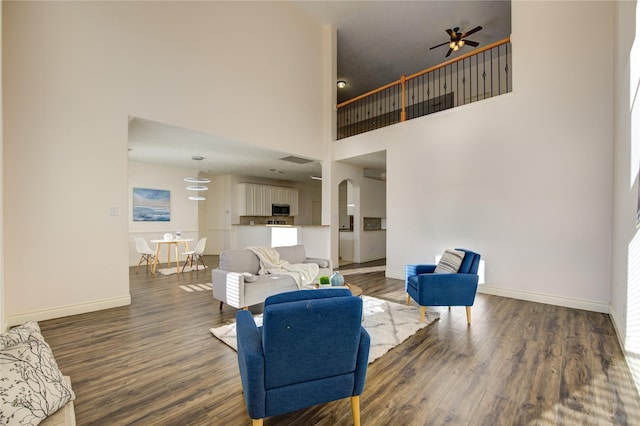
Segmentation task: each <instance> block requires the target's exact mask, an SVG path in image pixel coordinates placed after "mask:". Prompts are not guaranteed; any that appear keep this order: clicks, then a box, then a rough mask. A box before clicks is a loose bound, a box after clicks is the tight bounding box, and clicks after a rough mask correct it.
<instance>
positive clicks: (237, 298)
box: [212, 269, 245, 309]
mask: <svg viewBox="0 0 640 426" xmlns="http://www.w3.org/2000/svg"><path fill="white" fill-rule="evenodd" d="M212 281H213V283H212V284H213V297H214V298H216V299H218V300H219V301H220V302H224V303H226V304H227V305H229V306H233V307H234V308H237V309H240V308H244V306H245V305H244V276H243V275H242V274H239V273H237V272H227V271H222V270H220V269H214V270H213V271H212ZM220 306H222V305H220Z"/></svg>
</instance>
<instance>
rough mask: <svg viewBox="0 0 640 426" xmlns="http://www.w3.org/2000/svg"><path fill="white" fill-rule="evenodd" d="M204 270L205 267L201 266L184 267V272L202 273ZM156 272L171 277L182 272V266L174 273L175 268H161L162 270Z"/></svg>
mask: <svg viewBox="0 0 640 426" xmlns="http://www.w3.org/2000/svg"><path fill="white" fill-rule="evenodd" d="M205 269H207V268H206V267H205V266H202V265H197V266H193V267H191V266H185V267H184V272H193V271H195V270H198V271H204V270H205ZM156 272H159V273H161V274H162V275H173V274H177V273H178V272H180V273H181V272H182V266H180V267H179V268H178V270H177V271H176V268H175V267H173V268H163V269H156Z"/></svg>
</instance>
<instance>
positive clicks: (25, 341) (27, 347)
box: [0, 322, 75, 425]
mask: <svg viewBox="0 0 640 426" xmlns="http://www.w3.org/2000/svg"><path fill="white" fill-rule="evenodd" d="M34 324H35V327H34V326H33V325H34ZM35 328H37V330H38V331H35ZM39 331H40V328H39V327H38V325H37V323H33V322H31V323H26V324H25V325H24V326H19V327H16V328H14V329H12V330H10V331H9V332H8V333H5V334H3V335H0V342H2V347H0V377H2V380H1V381H0V421H1V422H2V423H3V424H4V423H5V422H6V421H7V420H9V424H29V425H37V424H38V423H40V422H41V421H42V420H44V419H45V418H46V417H47V416H49V415H51V414H53V413H55V412H56V411H58V410H59V409H60V408H62V407H63V406H64V405H65V404H66V403H67V402H69V401H73V400H74V399H75V394H74V393H73V391H72V390H71V386H69V384H68V383H67V382H66V381H65V379H64V377H63V376H62V373H61V372H60V370H59V369H58V364H57V363H56V361H55V359H54V358H53V352H52V351H51V347H50V346H49V345H48V344H47V343H46V342H45V341H44V338H43V337H42V335H41V334H40V333H39ZM14 422H15V423H14Z"/></svg>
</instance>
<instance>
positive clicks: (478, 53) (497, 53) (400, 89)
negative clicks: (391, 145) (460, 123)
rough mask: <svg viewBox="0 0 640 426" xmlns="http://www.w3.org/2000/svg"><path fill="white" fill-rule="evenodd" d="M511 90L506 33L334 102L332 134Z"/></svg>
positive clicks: (356, 130)
mask: <svg viewBox="0 0 640 426" xmlns="http://www.w3.org/2000/svg"><path fill="white" fill-rule="evenodd" d="M511 91H512V72H511V39H510V37H507V38H505V39H502V40H499V41H497V42H495V43H491V44H489V45H487V46H484V47H482V48H479V49H476V50H474V51H472V52H469V53H467V54H464V55H461V56H459V57H457V58H454V59H451V60H449V61H447V62H444V63H442V64H440V65H437V66H434V67H431V68H428V69H426V70H423V71H420V72H418V73H415V74H412V75H410V76H408V77H407V76H404V75H403V76H402V77H401V78H400V79H399V80H396V81H394V82H392V83H389V84H387V85H385V86H383V87H380V88H378V89H375V90H372V91H371V92H369V93H365V94H363V95H360V96H357V97H355V98H353V99H350V100H348V101H346V102H342V103H340V104H338V105H337V110H338V111H337V139H338V140H339V139H344V138H347V137H349V136H354V135H358V134H360V133H364V132H368V131H371V130H375V129H379V128H381V127H385V126H390V125H392V124H395V123H399V122H402V121H406V120H410V119H413V118H417V117H422V116H424V115H427V114H432V113H434V112H438V111H442V110H445V109H449V108H454V107H457V106H461V105H466V104H468V103H471V102H476V101H481V100H484V99H488V98H491V97H494V96H499V95H503V94H505V93H509V92H511Z"/></svg>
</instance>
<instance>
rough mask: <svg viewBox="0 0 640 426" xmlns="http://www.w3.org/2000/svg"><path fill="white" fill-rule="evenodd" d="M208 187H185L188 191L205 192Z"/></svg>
mask: <svg viewBox="0 0 640 426" xmlns="http://www.w3.org/2000/svg"><path fill="white" fill-rule="evenodd" d="M208 189H209V187H207V186H204V185H189V186H187V190H188V191H207V190H208Z"/></svg>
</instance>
